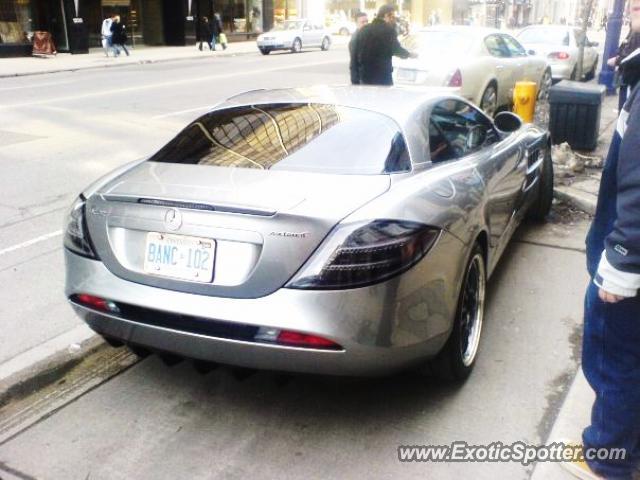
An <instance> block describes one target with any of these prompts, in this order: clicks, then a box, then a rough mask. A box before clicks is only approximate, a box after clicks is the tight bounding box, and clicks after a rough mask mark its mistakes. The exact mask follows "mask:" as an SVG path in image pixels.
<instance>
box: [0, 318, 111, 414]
mask: <svg viewBox="0 0 640 480" xmlns="http://www.w3.org/2000/svg"><path fill="white" fill-rule="evenodd" d="M103 348H108V346H107V344H106V343H105V341H104V340H103V339H102V338H101V337H100V336H98V335H96V334H95V333H94V332H93V331H92V330H91V329H90V328H89V327H87V326H86V325H80V326H78V327H76V328H74V329H73V330H70V331H68V332H66V333H63V334H61V335H59V336H57V337H55V338H53V339H51V340H48V341H47V342H45V343H42V344H40V345H38V346H37V347H34V348H32V349H31V350H27V351H26V352H23V353H21V354H20V355H18V356H16V357H14V358H12V359H11V360H9V361H7V362H5V363H3V364H2V365H0V407H2V406H3V405H6V404H7V403H9V402H10V401H11V400H14V399H16V398H21V397H24V396H26V395H28V394H30V393H32V392H34V391H36V390H38V389H40V388H43V387H45V386H47V385H50V384H52V383H54V382H56V381H57V380H58V379H60V378H61V377H62V376H64V374H65V373H66V372H67V371H69V370H70V369H72V368H73V367H74V366H76V365H77V364H79V363H80V362H81V361H82V359H83V358H85V357H86V356H88V355H90V354H91V353H94V352H96V351H98V350H100V349H103Z"/></svg>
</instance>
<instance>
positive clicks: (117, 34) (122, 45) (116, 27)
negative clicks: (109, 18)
mask: <svg viewBox="0 0 640 480" xmlns="http://www.w3.org/2000/svg"><path fill="white" fill-rule="evenodd" d="M111 33H112V37H111V43H112V45H113V48H114V52H115V55H116V57H117V56H119V55H120V50H123V51H124V53H126V54H127V57H128V56H129V50H127V45H126V44H127V31H126V28H125V25H124V23H122V21H121V20H120V15H116V16H115V17H113V23H112V24H111Z"/></svg>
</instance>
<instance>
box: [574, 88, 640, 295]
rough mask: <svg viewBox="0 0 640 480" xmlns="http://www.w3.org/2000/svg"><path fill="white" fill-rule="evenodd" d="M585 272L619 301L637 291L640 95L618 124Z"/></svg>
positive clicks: (637, 92)
mask: <svg viewBox="0 0 640 480" xmlns="http://www.w3.org/2000/svg"><path fill="white" fill-rule="evenodd" d="M587 267H588V269H589V273H590V274H591V276H592V278H593V279H594V282H595V283H596V285H598V286H599V287H600V288H602V289H604V290H606V291H607V292H609V293H612V294H615V295H620V296H622V297H635V296H636V295H637V294H638V289H640V90H638V88H635V89H634V90H633V91H632V92H631V95H630V96H629V99H628V100H627V103H626V104H625V106H624V109H623V110H622V112H620V118H619V119H618V125H617V129H616V132H615V134H614V137H613V141H612V143H611V147H610V149H609V155H608V157H607V161H606V163H605V166H604V169H603V171H602V180H601V183H600V193H599V195H598V206H597V208H596V215H595V218H594V220H593V223H592V225H591V229H590V231H589V235H588V236H587Z"/></svg>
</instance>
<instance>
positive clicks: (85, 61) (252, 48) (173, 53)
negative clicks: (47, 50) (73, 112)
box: [0, 35, 350, 78]
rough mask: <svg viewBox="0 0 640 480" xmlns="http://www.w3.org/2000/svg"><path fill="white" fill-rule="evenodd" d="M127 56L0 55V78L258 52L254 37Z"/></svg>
mask: <svg viewBox="0 0 640 480" xmlns="http://www.w3.org/2000/svg"><path fill="white" fill-rule="evenodd" d="M349 38H350V37H341V36H338V35H334V36H333V38H332V42H333V43H332V46H333V47H339V46H343V45H346V44H347V43H348V42H349ZM128 48H129V51H130V53H131V56H129V57H127V56H126V55H125V54H124V53H121V54H120V56H119V57H118V58H114V57H112V56H109V57H106V56H105V54H104V50H103V49H102V48H92V49H91V50H90V51H89V53H88V54H78V55H71V54H70V53H59V54H58V55H55V56H52V57H16V58H0V78H8V77H21V76H26V75H41V74H45V73H58V72H75V71H77V70H91V69H99V68H108V67H117V66H127V65H139V64H145V63H161V62H175V61H180V60H192V59H203V60H205V59H215V58H216V57H230V56H231V57H232V56H237V55H259V52H258V48H257V47H256V42H255V40H251V41H246V42H233V43H230V44H229V46H228V47H227V49H226V50H222V48H221V47H220V46H219V45H218V48H217V50H216V51H213V52H212V51H210V50H209V49H208V47H207V46H206V45H205V46H204V47H203V51H200V50H198V47H197V46H196V45H190V46H187V47H164V46H163V47H147V46H140V47H136V48H131V47H128Z"/></svg>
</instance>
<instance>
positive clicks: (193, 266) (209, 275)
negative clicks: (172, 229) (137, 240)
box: [144, 232, 216, 283]
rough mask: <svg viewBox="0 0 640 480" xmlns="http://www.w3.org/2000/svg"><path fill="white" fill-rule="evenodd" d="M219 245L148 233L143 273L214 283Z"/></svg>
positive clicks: (204, 240) (181, 236)
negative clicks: (214, 270) (217, 246)
mask: <svg viewBox="0 0 640 480" xmlns="http://www.w3.org/2000/svg"><path fill="white" fill-rule="evenodd" d="M215 256H216V242H215V240H212V239H210V238H198V237H186V236H183V235H171V234H167V233H156V232H149V233H148V234H147V244H146V247H145V252H144V271H145V273H148V274H151V275H159V276H162V277H171V278H176V279H180V280H188V281H190V282H202V283H210V282H212V281H213V266H214V265H215Z"/></svg>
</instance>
